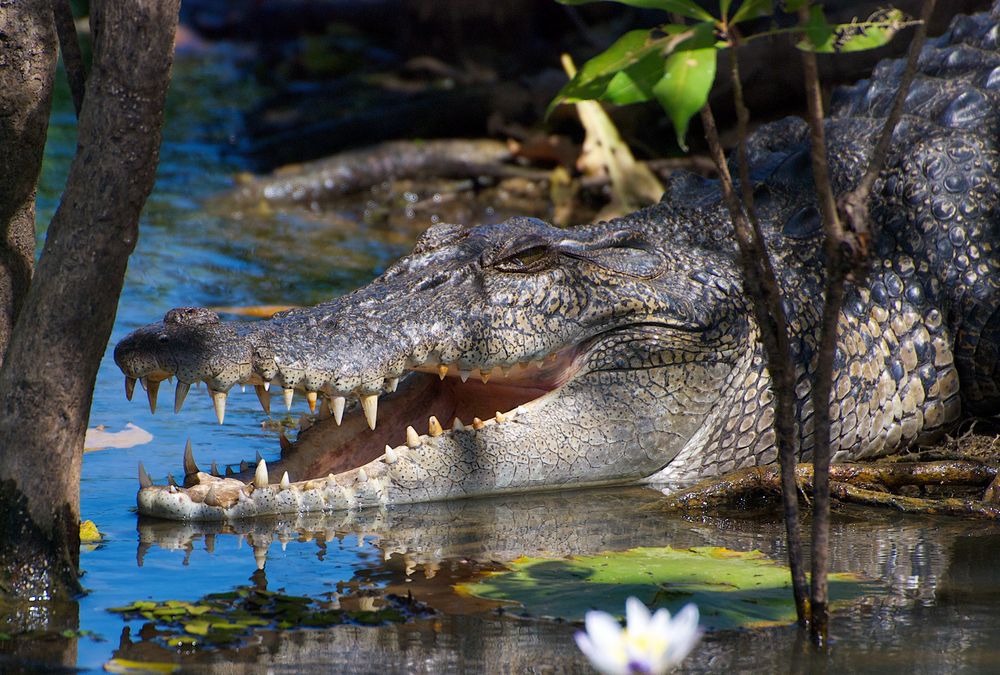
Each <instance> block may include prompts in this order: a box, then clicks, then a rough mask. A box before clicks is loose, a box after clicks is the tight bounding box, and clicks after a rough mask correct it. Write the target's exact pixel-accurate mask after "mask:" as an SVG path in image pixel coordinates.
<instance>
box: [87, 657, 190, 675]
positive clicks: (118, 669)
mask: <svg viewBox="0 0 1000 675" xmlns="http://www.w3.org/2000/svg"><path fill="white" fill-rule="evenodd" d="M180 669H181V667H180V666H179V665H177V664H176V663H156V662H152V661H130V660H128V659H111V660H110V661H108V662H106V663H105V664H104V670H106V671H107V672H109V673H176V672H177V671H178V670H180Z"/></svg>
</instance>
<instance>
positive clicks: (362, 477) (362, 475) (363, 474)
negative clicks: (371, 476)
mask: <svg viewBox="0 0 1000 675" xmlns="http://www.w3.org/2000/svg"><path fill="white" fill-rule="evenodd" d="M367 480H368V472H367V471H365V469H364V467H361V468H360V469H358V482H359V483H364V482H366V481H367Z"/></svg>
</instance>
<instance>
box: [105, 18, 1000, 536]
mask: <svg viewBox="0 0 1000 675" xmlns="http://www.w3.org/2000/svg"><path fill="white" fill-rule="evenodd" d="M998 21H1000V12H998V10H997V9H994V12H993V13H992V14H989V15H986V14H984V15H977V16H975V17H959V18H957V19H956V20H955V21H954V22H953V24H952V26H951V28H950V29H949V30H948V31H947V33H946V34H944V35H943V36H941V37H939V38H936V39H934V40H931V41H929V43H928V45H927V47H926V48H925V49H924V51H923V53H922V55H921V58H920V74H919V75H918V77H917V79H916V81H915V82H914V84H913V86H912V88H911V92H910V94H909V96H908V99H907V106H906V114H905V116H904V118H903V119H902V121H901V122H900V124H899V126H898V127H897V129H896V132H895V136H894V139H893V143H892V149H891V151H890V156H889V157H888V159H887V162H886V167H887V168H886V169H885V171H884V172H883V174H882V175H881V177H880V178H879V180H878V181H877V183H876V186H875V190H874V192H873V202H872V219H873V221H874V223H875V231H874V239H873V249H874V252H875V256H874V262H873V264H872V269H871V271H870V274H869V275H868V276H867V279H866V280H865V281H864V282H863V283H862V284H859V285H851V286H849V288H848V289H847V293H846V300H845V303H844V309H843V312H842V316H841V318H840V324H839V338H838V347H837V353H836V359H835V372H834V382H833V392H832V396H831V402H830V405H831V417H832V420H833V424H832V429H831V441H832V446H833V449H834V453H835V454H834V461H846V460H859V459H866V458H872V457H877V456H880V455H884V454H888V453H892V452H897V451H899V450H901V449H905V448H906V447H908V446H911V445H913V444H914V443H919V442H921V441H923V440H926V439H930V438H933V437H934V436H935V435H939V434H940V433H941V432H942V431H943V430H945V429H946V428H947V427H948V425H950V424H951V423H953V422H955V421H956V420H958V419H959V418H960V417H962V416H963V415H970V414H977V415H982V414H994V413H996V412H997V411H998V409H1000V389H998V384H1000V372H998V360H997V350H998V347H1000V335H998V332H1000V316H998V314H997V309H998V302H1000V295H998V293H997V291H998V287H1000V276H998V268H1000V253H998V250H997V246H998V245H1000V240H998V238H1000V232H998V215H997V211H996V209H997V206H998V188H1000V181H998V157H997V147H996V143H997V138H998V135H997V132H998V120H1000V115H998V110H1000V108H998V106H1000V51H998V50H1000V28H998V26H997V24H998ZM901 70H902V64H901V63H900V62H895V61H890V62H883V63H882V64H880V65H879V66H878V67H877V69H876V70H875V73H874V75H873V77H872V79H871V80H870V81H863V82H860V83H858V84H857V85H855V86H854V87H852V88H847V89H842V90H839V91H838V92H837V93H836V94H835V96H834V99H833V101H832V104H831V115H830V119H829V120H828V121H827V130H826V131H827V138H828V142H829V146H830V147H829V156H830V158H831V159H830V170H831V176H832V180H833V182H834V186H835V190H836V191H837V192H838V193H842V192H844V191H846V190H849V189H851V188H852V187H853V186H854V185H855V184H856V182H857V181H858V180H860V178H861V175H862V174H863V172H864V168H865V167H866V166H867V163H868V155H869V153H870V151H871V148H872V146H873V144H874V139H875V138H876V137H877V134H878V133H879V132H880V130H881V128H882V124H883V119H884V116H885V115H886V114H887V112H888V110H889V108H890V106H891V104H892V99H893V96H894V94H895V90H896V85H895V83H896V82H897V81H898V79H899V74H900V72H901ZM749 154H750V159H751V164H752V166H753V172H752V180H753V181H754V198H755V208H756V210H757V214H758V218H759V220H760V222H761V227H762V230H763V233H764V236H765V239H766V242H767V245H768V248H769V251H770V253H771V256H772V258H773V260H774V266H775V269H776V272H777V274H778V277H779V283H780V285H781V288H782V292H783V297H784V301H785V306H786V311H787V314H788V318H789V323H790V326H791V332H792V335H791V338H792V349H793V353H794V359H795V363H796V369H797V384H798V386H797V387H796V394H797V397H798V404H797V415H798V416H799V419H800V421H802V424H801V425H799V428H800V429H801V438H800V439H799V444H800V456H801V458H802V459H809V457H810V455H811V448H812V443H813V442H812V428H811V424H810V422H809V419H810V417H811V413H812V409H811V403H810V400H809V387H810V385H809V382H810V375H811V370H812V367H813V364H814V362H815V346H816V344H817V342H818V330H819V317H820V309H821V305H822V289H823V287H824V279H823V260H822V234H821V225H820V220H819V216H818V214H817V211H816V207H815V196H814V189H813V186H812V178H811V171H810V163H809V147H808V137H807V130H806V126H805V124H804V122H802V121H801V120H798V119H788V120H783V121H780V122H776V123H773V124H770V125H767V126H765V127H763V128H761V129H760V130H758V131H757V132H756V133H755V134H754V135H753V136H752V138H751V140H750V153H749ZM115 358H116V361H117V362H118V364H119V366H120V367H121V368H122V370H123V371H124V372H125V374H126V377H127V378H128V379H127V385H128V384H130V383H132V384H134V378H145V381H146V384H147V388H148V389H149V390H150V391H151V392H152V395H154V396H155V392H156V388H157V385H158V382H159V381H161V380H163V379H165V378H167V377H168V376H177V378H178V381H179V385H178V386H179V391H178V396H179V398H180V399H183V394H184V393H186V391H187V386H188V385H189V384H190V383H192V382H195V381H199V380H204V381H206V382H207V383H208V386H209V388H210V389H211V391H212V392H213V397H214V399H215V401H216V406H217V412H220V410H223V409H224V403H225V392H226V391H227V390H228V389H229V387H231V386H232V385H234V384H236V383H238V382H244V383H252V384H255V385H256V386H257V389H258V394H259V395H260V396H261V398H262V402H263V403H264V404H265V407H267V406H268V405H269V396H270V394H271V392H275V391H277V389H278V388H282V389H284V391H285V393H286V396H289V395H293V394H292V392H293V391H294V390H299V391H303V392H306V395H307V397H308V398H309V399H310V402H318V405H319V407H320V413H321V414H320V418H321V419H320V420H319V421H318V423H317V424H316V425H315V426H313V427H312V428H310V429H308V430H307V431H305V432H303V433H301V434H300V436H299V439H298V440H297V441H296V443H295V445H294V446H292V447H289V448H286V449H285V451H284V452H283V454H282V458H281V460H280V462H278V463H277V465H275V464H274V463H272V465H271V466H267V465H265V464H264V463H263V462H260V463H258V466H257V467H256V471H255V470H254V468H253V467H250V468H249V469H248V470H247V471H245V472H244V474H243V475H234V476H228V477H222V476H213V475H211V474H208V473H203V472H200V471H198V470H197V468H196V466H195V465H194V462H193V461H190V462H187V461H186V462H185V464H186V473H187V476H186V479H185V483H184V485H181V486H175V485H167V486H162V485H152V484H151V481H150V480H149V479H148V477H147V476H146V475H145V474H144V472H142V471H140V482H141V483H142V489H140V492H139V496H138V502H139V509H140V512H142V513H146V514H149V515H157V516H163V517H170V518H179V519H202V520H219V519H226V518H236V517H243V516H251V515H259V514H268V513H281V512H295V511H320V510H336V509H345V508H354V507H360V506H367V505H379V504H393V503H411V502H421V501H433V500H439V499H451V498H460V497H466V496H472V495H477V494H492V493H502V492H520V491H530V490H539V489H552V488H557V487H565V486H578V485H601V484H619V483H641V482H664V481H679V480H691V479H694V478H702V477H708V476H713V475H718V474H721V473H724V472H727V471H729V470H732V469H736V468H739V467H745V466H750V465H755V464H765V463H769V462H772V461H774V460H775V459H776V457H777V449H776V446H775V435H774V429H773V422H774V411H773V406H772V404H771V401H772V395H771V392H770V380H769V377H768V373H767V369H766V365H765V359H764V356H763V353H762V350H761V347H760V345H759V344H758V341H757V330H756V326H755V324H754V321H753V318H752V313H751V311H750V307H749V302H748V300H747V299H746V297H745V296H744V294H743V290H742V284H741V277H740V272H739V268H738V265H737V264H736V262H735V249H734V244H733V242H732V237H731V225H730V223H729V218H728V214H727V212H726V210H725V208H724V207H723V205H722V203H721V200H720V196H719V189H718V185H717V184H716V183H715V182H714V181H710V180H705V179H701V178H697V177H694V176H678V177H677V178H675V179H674V180H673V182H672V183H671V185H670V186H669V187H668V190H667V194H666V195H665V196H664V199H663V201H662V202H661V203H660V204H658V205H656V206H653V207H651V208H648V209H645V210H642V211H638V212H636V213H633V214H631V215H629V216H625V217H623V218H620V219H616V220H612V221H609V222H602V223H597V224H592V225H585V226H581V227H577V228H572V229H558V228H555V227H552V226H550V225H547V224H545V223H543V222H541V221H538V220H534V219H528V218H520V219H512V220H509V221H506V222H504V223H502V224H499V225H482V226H476V227H464V226H460V225H437V226H434V227H432V228H431V229H430V230H428V231H427V232H426V233H425V234H424V235H423V237H422V238H421V239H420V240H419V241H418V243H417V245H416V247H415V248H414V250H413V252H412V253H411V254H410V255H408V256H406V257H404V258H403V259H401V260H400V261H399V262H397V263H396V264H394V265H393V266H391V267H390V268H389V269H387V270H386V271H385V273H383V274H382V275H381V276H379V277H378V278H376V279H375V280H374V281H372V282H371V284H369V285H368V286H366V287H364V288H361V289H359V290H357V291H355V292H353V293H351V294H348V295H345V296H343V297H341V298H338V299H335V300H333V301H331V302H328V303H324V304H321V305H319V306H317V307H314V308H308V309H301V310H293V311H291V312H286V313H283V314H279V315H276V316H275V317H274V318H273V319H271V320H270V321H265V322H258V323H224V322H220V321H219V319H218V317H217V316H216V315H214V314H213V313H212V312H210V311H209V310H205V309H199V308H185V309H178V310H172V311H171V312H170V313H168V314H167V316H166V317H165V318H164V320H163V321H162V322H160V323H157V324H153V325H151V326H147V327H145V328H142V329H140V330H138V331H136V332H134V333H133V334H131V335H130V336H128V337H127V338H126V339H125V340H123V341H122V342H121V343H120V344H119V345H118V347H117V348H116V352H115ZM470 375H471V377H470ZM466 379H468V381H465V380H466ZM480 379H481V380H482V381H480ZM486 380H488V381H486ZM265 383H267V384H268V385H269V387H270V389H269V391H266V390H265V387H264V385H265ZM345 408H346V412H345ZM431 416H433V419H429V418H431ZM453 418H455V419H457V422H456V423H455V428H453V429H449V427H452V423H451V421H452V419H453ZM220 419H221V413H220ZM484 420H485V421H484ZM407 427H409V428H407ZM425 429H426V430H427V431H426V432H424V430H425ZM417 430H419V431H417ZM286 472H287V476H286Z"/></svg>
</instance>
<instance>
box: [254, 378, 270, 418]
mask: <svg viewBox="0 0 1000 675" xmlns="http://www.w3.org/2000/svg"><path fill="white" fill-rule="evenodd" d="M253 390H254V391H255V392H257V400H258V401H260V407H261V408H263V409H264V414H265V415H270V414H271V394H269V393H268V391H267V382H265V383H264V384H263V385H259V384H257V385H254V388H253Z"/></svg>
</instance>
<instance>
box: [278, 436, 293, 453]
mask: <svg viewBox="0 0 1000 675" xmlns="http://www.w3.org/2000/svg"><path fill="white" fill-rule="evenodd" d="M278 445H280V446H281V454H282V455H285V453H287V452H288V451H289V450H291V449H292V442H291V441H290V440H288V436H285V432H284V431H282V432H281V433H280V434H278Z"/></svg>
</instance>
